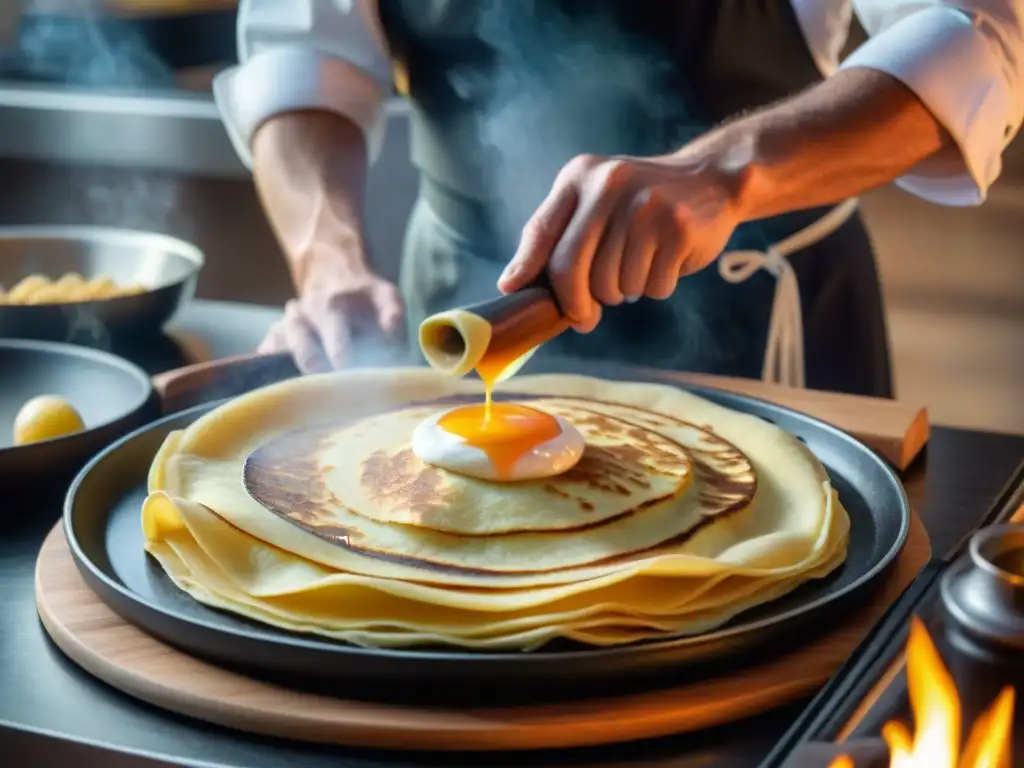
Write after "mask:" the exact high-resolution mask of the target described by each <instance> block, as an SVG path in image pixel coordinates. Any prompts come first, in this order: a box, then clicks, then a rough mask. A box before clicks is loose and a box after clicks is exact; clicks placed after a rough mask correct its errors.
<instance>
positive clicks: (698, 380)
mask: <svg viewBox="0 0 1024 768" xmlns="http://www.w3.org/2000/svg"><path fill="white" fill-rule="evenodd" d="M644 373H646V374H647V375H649V376H652V377H654V378H662V379H669V380H673V381H681V382H685V383H688V384H695V385H697V386H705V387H714V388H716V389H723V390H726V391H727V392H735V393H737V394H740V395H749V396H750V397H756V398H759V399H761V400H767V401H768V402H770V403H775V404H776V405H781V406H784V407H786V408H792V409H793V410H794V411H799V412H800V413H805V414H807V415H808V416H813V417H815V418H817V419H821V420H822V421H824V422H827V423H829V424H831V425H832V426H834V427H838V428H839V429H841V430H843V431H844V432H849V433H850V434H851V435H853V436H854V437H856V438H857V439H858V440H860V441H861V442H862V443H864V444H865V445H867V446H870V447H871V448H874V449H875V450H876V451H878V453H880V454H881V455H882V456H883V457H884V458H885V459H886V460H887V461H889V462H890V463H891V464H892V465H893V466H895V467H896V468H897V469H901V470H902V469H906V468H907V467H909V466H910V464H911V463H912V462H913V461H914V459H915V458H917V456H918V454H920V453H921V451H922V450H923V449H924V446H925V445H926V444H927V443H928V437H929V434H930V429H929V423H928V411H927V409H926V408H924V407H923V406H920V405H914V404H911V403H904V402H902V401H899V400H886V399H884V398H881V397H866V396H863V395H848V394H845V393H840V392H822V391H820V390H815V389H795V388H793V387H786V386H782V385H780V384H766V383H765V382H763V381H758V380H756V379H735V378H731V377H727V376H713V375H711V374H703V373H678V372H674V371H662V370H656V369H644Z"/></svg>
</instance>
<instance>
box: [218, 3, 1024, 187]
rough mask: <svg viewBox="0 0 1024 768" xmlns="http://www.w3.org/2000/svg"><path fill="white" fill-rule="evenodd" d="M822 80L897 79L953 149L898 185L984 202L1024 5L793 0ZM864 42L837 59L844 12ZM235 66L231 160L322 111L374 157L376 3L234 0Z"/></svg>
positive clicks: (221, 101)
mask: <svg viewBox="0 0 1024 768" xmlns="http://www.w3.org/2000/svg"><path fill="white" fill-rule="evenodd" d="M790 2H791V3H792V5H793V8H794V11H795V12H796V16H797V18H798V20H799V23H800V26H801V29H802V30H803V33H804V37H805V38H806V40H807V44H808V48H809V49H810V50H811V53H812V55H813V56H814V59H815V61H816V63H817V65H818V67H819V69H820V70H821V72H822V74H823V75H825V76H828V75H831V74H832V73H834V72H836V71H837V70H838V69H841V68H850V67H868V68H872V69H876V70H880V71H882V72H886V73H888V74H889V75H892V76H893V77H895V78H897V79H898V80H900V81H901V82H903V83H904V84H905V85H906V86H907V87H908V88H910V89H911V90H912V91H913V92H914V93H915V94H917V96H918V97H919V98H920V99H921V101H922V102H923V103H924V104H925V105H926V106H927V107H928V108H929V109H930V110H931V112H932V113H933V114H934V115H935V116H936V118H937V119H938V120H939V121H940V122H941V123H942V125H944V126H945V128H946V130H947V131H949V133H950V135H951V136H952V138H953V140H954V142H955V144H956V147H957V148H958V150H959V151H956V150H953V151H951V152H947V153H940V155H937V156H935V157H931V158H929V159H927V160H925V161H923V162H922V163H920V164H919V165H918V166H916V167H915V168H913V169H912V170H911V172H910V173H908V174H907V175H905V176H903V177H902V178H900V179H898V180H897V182H896V183H897V184H898V185H899V186H901V187H903V188H904V189H906V190H907V191H909V192H912V193H914V194H916V195H918V196H920V197H923V198H925V199H928V200H931V201H933V202H937V203H943V204H947V205H972V204H977V203H980V202H982V201H983V200H984V199H985V195H986V192H987V190H988V188H989V186H990V185H991V184H992V182H994V181H995V180H996V178H997V177H998V176H999V173H1000V171H1001V169H1002V153H1003V150H1004V148H1005V147H1006V145H1007V144H1009V142H1010V140H1011V139H1012V138H1013V137H1014V135H1015V134H1016V133H1017V131H1018V130H1019V129H1020V127H1021V123H1022V121H1024V0H974V1H973V2H967V1H964V2H955V3H953V2H940V1H939V0H790ZM854 11H856V13H857V15H858V17H859V19H860V21H861V24H862V25H863V27H864V29H865V30H866V31H867V32H868V34H869V35H870V38H869V40H868V41H867V42H865V43H864V44H863V45H862V46H860V47H859V48H857V49H856V50H855V51H854V52H853V53H852V54H851V55H850V56H849V57H848V58H847V59H845V60H844V61H842V62H840V61H839V56H840V51H841V50H842V49H843V47H844V45H845V43H846V40H847V37H848V35H849V29H850V23H851V19H852V13H853V12H854ZM238 52H239V58H240V61H241V63H240V64H239V65H238V66H235V67H232V68H230V69H228V70H226V71H225V72H223V73H221V74H220V75H219V76H218V77H217V79H216V81H215V83H214V97H215V99H216V101H217V104H218V106H219V108H220V111H221V114H222V115H223V118H224V122H225V124H226V126H227V128H228V133H229V135H230V136H231V140H232V142H233V143H234V145H235V147H236V149H237V150H238V153H239V155H240V156H241V158H242V159H243V161H244V162H246V163H247V164H251V156H250V153H249V142H250V139H251V137H252V134H253V132H254V131H255V130H256V128H258V127H259V126H260V125H261V124H262V123H263V122H264V121H266V120H267V119H268V118H270V117H273V116H274V115H277V114H280V113H282V112H288V111H293V110H299V109H322V110H328V111H331V112H336V113H338V114H340V115H344V116H345V117H348V118H349V119H351V120H353V121H354V122H355V123H357V124H358V125H359V126H360V127H361V128H362V129H363V131H364V132H365V134H366V136H367V139H368V146H369V150H370V156H371V159H375V158H376V156H377V154H378V153H379V152H380V147H381V144H382V140H383V136H384V129H385V126H386V119H385V117H384V109H383V108H384V104H385V102H386V100H387V99H388V98H389V97H390V96H391V93H392V67H391V56H390V54H389V52H388V47H387V41H386V39H385V36H384V32H383V30H382V28H381V25H380V20H379V17H378V13H377V0H287V2H283V0H241V4H240V6H239V18H238Z"/></svg>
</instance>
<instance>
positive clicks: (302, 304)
mask: <svg viewBox="0 0 1024 768" xmlns="http://www.w3.org/2000/svg"><path fill="white" fill-rule="evenodd" d="M353 261H362V260H352V259H345V258H344V256H343V255H340V254H339V255H338V257H337V258H336V259H333V260H321V264H319V265H317V266H315V267H313V268H311V269H310V271H309V272H308V273H307V274H306V275H305V279H304V280H303V284H304V286H306V288H305V289H304V290H302V291H301V293H300V295H299V298H298V299H293V300H292V301H289V302H288V303H287V304H286V305H285V310H284V317H283V318H282V319H281V320H280V321H278V322H277V323H276V324H275V325H274V326H273V327H272V328H271V329H270V332H269V333H268V334H267V337H266V338H265V339H264V340H263V343H262V344H261V345H260V347H259V351H260V352H262V353H273V352H291V353H292V356H293V357H294V358H295V364H296V365H297V366H298V368H299V370H301V371H302V372H303V373H318V372H323V371H328V370H331V369H338V368H342V367H344V366H346V365H348V364H350V363H351V362H352V357H353V354H354V353H358V352H359V350H375V351H380V350H381V348H382V346H384V347H386V346H388V345H391V344H394V343H396V342H398V341H399V340H400V338H401V335H402V331H403V329H404V321H403V316H404V307H403V304H402V296H401V294H400V293H399V291H398V287H397V286H395V284H394V283H391V282H389V281H388V280H385V279H384V278H382V277H380V276H379V275H376V274H374V273H373V272H371V271H369V270H367V269H363V268H360V269H355V270H353V269H352V268H351V267H349V266H347V265H348V264H352V263H353Z"/></svg>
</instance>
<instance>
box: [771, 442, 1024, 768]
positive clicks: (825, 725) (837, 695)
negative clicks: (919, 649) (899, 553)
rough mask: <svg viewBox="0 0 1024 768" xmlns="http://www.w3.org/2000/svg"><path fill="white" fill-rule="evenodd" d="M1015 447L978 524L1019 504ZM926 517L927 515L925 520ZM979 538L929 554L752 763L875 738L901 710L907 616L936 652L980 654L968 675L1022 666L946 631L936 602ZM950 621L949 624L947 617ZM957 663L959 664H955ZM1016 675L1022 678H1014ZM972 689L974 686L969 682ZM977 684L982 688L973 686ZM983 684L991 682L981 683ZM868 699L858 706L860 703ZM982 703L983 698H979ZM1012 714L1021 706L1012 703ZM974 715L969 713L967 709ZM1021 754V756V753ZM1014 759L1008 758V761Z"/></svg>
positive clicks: (1023, 485)
mask: <svg viewBox="0 0 1024 768" xmlns="http://www.w3.org/2000/svg"><path fill="white" fill-rule="evenodd" d="M1019 443H1020V444H1021V447H1018V448H1016V449H1011V451H1009V452H1008V453H1007V454H1006V458H1007V460H1009V461H1013V462H1014V463H1015V467H1014V470H1013V472H1012V474H1011V475H1010V476H1009V479H1008V481H1007V482H1005V483H1004V485H1003V487H1002V488H1001V489H1000V491H999V493H998V494H997V495H996V496H995V498H994V500H993V501H992V503H991V504H990V505H989V506H988V508H987V510H986V511H985V513H984V514H983V515H982V516H981V517H980V520H979V526H984V527H983V528H982V530H986V529H987V528H988V526H993V525H999V524H1000V523H1003V522H1005V521H1007V520H1009V519H1011V516H1013V515H1014V514H1015V512H1016V511H1017V510H1018V509H1019V508H1020V507H1021V504H1022V503H1024V462H1021V460H1020V458H1021V457H1024V439H1020V440H1019ZM926 521H927V518H926ZM977 535H980V534H979V533H978V532H977V527H975V529H973V530H972V531H971V532H969V533H966V534H965V535H964V536H962V537H960V538H959V540H958V541H956V542H955V543H954V545H953V546H952V547H951V548H950V549H948V550H946V552H945V555H944V556H942V557H936V558H934V559H933V560H932V561H931V562H930V563H928V565H927V566H926V567H925V569H924V570H923V571H922V573H921V574H920V575H919V576H918V578H917V579H916V580H915V582H914V583H913V584H912V585H911V586H910V587H909V588H908V589H907V590H906V592H904V594H903V596H902V597H901V598H900V600H899V601H898V602H897V603H895V604H894V605H893V606H892V607H891V608H890V610H889V611H888V612H887V615H886V616H885V617H884V618H883V619H882V621H880V622H879V623H878V624H877V625H876V626H875V628H874V630H873V631H872V633H871V634H870V635H869V636H868V637H867V638H865V639H864V641H863V642H862V643H861V645H860V646H859V647H858V649H857V650H856V651H855V652H854V654H853V655H852V656H851V657H850V659H849V661H848V662H847V663H846V664H845V665H844V666H843V667H842V668H841V669H840V670H838V671H837V672H836V674H835V675H834V676H833V678H832V680H830V681H829V683H828V685H826V686H825V687H824V688H823V689H822V690H821V692H820V693H819V694H818V695H817V696H815V698H814V699H813V700H812V701H811V702H810V703H809V704H808V706H807V707H806V709H805V710H804V711H803V712H802V713H801V715H800V717H799V718H797V720H796V722H794V723H793V725H792V726H791V727H790V729H789V730H788V731H787V732H786V734H785V736H783V737H782V738H781V739H780V740H779V741H778V742H777V743H776V745H775V748H774V749H773V750H772V752H771V753H770V755H769V756H768V757H767V758H766V759H765V760H764V761H763V762H762V763H761V765H760V768H778V767H779V766H781V765H784V764H786V761H787V759H788V757H789V756H790V755H791V754H792V753H793V752H794V751H795V750H798V749H800V748H801V747H802V746H804V745H807V744H811V743H815V742H831V741H835V740H837V739H840V738H841V737H843V736H847V737H861V736H877V735H878V734H879V733H880V729H881V727H882V725H883V724H884V723H885V721H887V720H888V719H891V718H893V717H905V716H906V715H907V714H908V712H907V704H908V701H907V697H906V681H905V676H904V675H903V673H902V672H901V671H900V669H901V664H902V662H901V658H902V653H903V650H904V648H905V647H906V641H907V634H908V625H909V620H910V617H911V616H912V615H914V614H917V615H919V616H922V617H923V618H924V620H925V621H926V623H927V624H928V627H929V631H931V632H932V634H933V636H934V637H935V638H936V639H937V641H938V644H939V645H940V650H941V651H942V652H943V655H944V656H947V657H948V655H949V654H950V653H952V654H953V655H955V656H956V657H958V658H960V659H961V660H963V658H964V656H969V655H971V653H972V652H973V653H975V654H976V655H979V656H981V657H982V659H981V664H980V665H975V666H974V669H973V673H974V674H973V677H975V678H977V677H979V676H980V677H981V678H984V677H986V676H989V677H992V676H993V675H992V670H993V669H996V668H998V669H1000V670H1001V671H1000V672H999V673H998V674H996V675H995V676H994V677H995V678H997V679H998V680H1000V681H1005V680H1006V678H1007V674H1008V672H1009V671H1010V669H1009V667H1011V666H1013V665H1012V664H1009V663H1007V662H1008V660H1012V661H1014V662H1015V663H1016V665H1017V666H1018V667H1019V668H1022V669H1024V661H1022V660H1021V657H1020V655H1019V653H1016V654H1015V653H1013V652H1011V653H1009V654H1008V653H1002V652H992V651H991V650H987V649H983V648H982V647H981V646H980V645H979V644H977V643H975V642H973V641H972V640H970V639H968V638H967V637H966V635H965V633H963V632H962V631H960V630H959V629H957V628H952V629H953V631H949V630H950V629H951V627H950V626H949V621H948V619H949V616H948V614H947V613H946V612H945V611H944V610H943V609H942V605H941V597H940V593H941V586H940V584H941V580H942V578H943V576H944V574H947V573H948V572H949V571H950V569H951V568H954V569H955V568H958V567H961V564H962V563H963V562H964V560H965V559H967V558H969V557H970V548H971V543H972V542H973V541H974V539H975V536H977ZM954 623H955V622H954ZM963 666H964V664H961V667H963ZM1018 676H1019V677H1020V678H1021V679H1024V675H1020V674H1019V675H1018ZM973 682H974V685H973V688H974V690H975V692H976V691H977V690H978V689H979V686H978V684H977V682H978V681H977V680H974V681H973ZM980 687H981V688H982V689H983V688H985V687H986V686H985V685H984V683H983V685H982V686H980ZM987 687H989V688H991V683H989V685H988V686H987ZM866 702H867V703H868V705H867V706H865V703H866ZM986 703H987V702H986ZM1017 712H1018V718H1019V719H1022V720H1024V717H1022V709H1021V708H1018V710H1017ZM975 714H976V713H975ZM1021 758H1022V759H1024V755H1022V756H1021ZM1015 764H1016V763H1015Z"/></svg>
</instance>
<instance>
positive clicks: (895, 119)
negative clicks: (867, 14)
mask: <svg viewBox="0 0 1024 768" xmlns="http://www.w3.org/2000/svg"><path fill="white" fill-rule="evenodd" d="M949 143H950V140H949V137H948V135H947V134H946V133H945V131H944V129H943V128H942V126H941V125H940V124H939V122H938V121H937V120H936V119H935V118H934V117H933V116H932V114H931V113H930V112H929V111H928V109H927V108H926V107H925V106H924V104H922V103H921V101H920V100H919V99H918V98H917V96H915V95H914V93H913V92H912V91H910V90H909V89H908V88H906V87H905V86H904V85H903V84H902V83H900V82H899V81H898V80H896V79H894V78H892V77H891V76H889V75H887V74H885V73H882V72H878V71H876V70H870V69H850V70H843V71H841V72H839V73H838V74H836V75H834V76H833V77H830V78H829V79H827V80H826V81H824V82H823V83H821V84H819V85H817V86H815V87H814V88H812V89H810V90H808V91H806V92H804V93H802V94H801V95H799V96H796V97H794V98H792V99H788V100H786V101H784V102H781V103H779V104H777V105H775V106H772V107H769V108H766V109H763V110H760V111H758V112H755V113H752V114H750V115H747V116H745V117H741V118H739V119H737V120H735V121H733V122H731V123H729V124H726V125H724V126H722V127H721V128H719V129H717V130H715V131H713V132H712V133H711V134H709V135H708V136H706V137H704V138H703V139H700V140H698V141H697V142H695V143H694V144H693V145H691V146H690V147H687V148H684V150H683V151H682V152H681V155H682V156H686V155H690V156H691V157H695V158H696V157H702V158H704V159H705V162H711V163H713V164H716V165H718V166H720V167H722V168H723V169H725V170H727V172H729V173H730V174H735V175H736V180H737V184H736V188H737V189H738V190H739V192H738V195H739V198H740V199H739V205H740V208H741V210H742V212H743V214H744V218H747V219H759V218H764V217H766V216H773V215H776V214H779V213H784V212H787V211H792V210H799V209H804V208H811V207H815V206H819V205H826V204H831V203H835V202H838V201H840V200H843V199H845V198H848V197H853V196H856V195H859V194H860V193H862V192H865V191H867V190H869V189H872V188H874V187H877V186H880V185H882V184H886V183H888V182H890V181H892V180H894V179H896V178H898V177H900V176H901V175H903V174H904V173H906V172H907V171H909V170H910V169H911V168H913V167H914V166H915V165H916V164H917V163H919V162H920V161H921V160H924V159H925V158H927V157H930V156H931V155H933V154H935V153H936V152H938V151H940V150H942V149H943V148H944V147H946V146H948V145H949ZM709 158H710V159H709Z"/></svg>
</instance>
